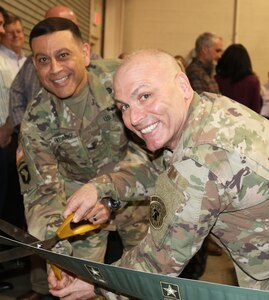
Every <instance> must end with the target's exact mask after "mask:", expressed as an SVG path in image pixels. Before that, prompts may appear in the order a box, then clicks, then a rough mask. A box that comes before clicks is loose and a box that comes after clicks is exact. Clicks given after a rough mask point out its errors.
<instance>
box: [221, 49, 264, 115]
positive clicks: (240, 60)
mask: <svg viewBox="0 0 269 300" xmlns="http://www.w3.org/2000/svg"><path fill="white" fill-rule="evenodd" d="M216 81H217V83H218V85H219V90H220V92H221V94H222V95H224V96H227V97H229V98H232V99H234V100H236V101H238V102H240V103H242V104H244V105H245V106H247V107H249V108H250V109H252V110H254V111H256V112H257V113H260V111H261V104H262V101H261V96H260V83H259V79H258V77H257V76H256V75H255V74H254V72H253V70H252V65H251V60H250V56H249V54H248V52H247V49H246V48H245V47H244V46H243V45H241V44H232V45H230V46H229V47H228V48H227V49H226V50H225V51H224V53H223V54H222V56H221V58H220V59H219V61H218V64H217V66H216Z"/></svg>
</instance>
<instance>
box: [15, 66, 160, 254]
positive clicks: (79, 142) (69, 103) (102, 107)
mask: <svg viewBox="0 0 269 300" xmlns="http://www.w3.org/2000/svg"><path fill="white" fill-rule="evenodd" d="M117 64H118V62H116V61H114V60H100V61H95V62H94V63H93V64H91V65H90V68H89V73H88V77H89V79H88V85H87V87H86V88H84V89H83V91H81V92H80V94H79V95H78V96H76V97H72V98H71V99H65V100H62V99H57V98H56V97H55V96H54V95H52V94H51V93H49V92H47V91H46V90H44V89H42V90H41V91H40V92H39V94H38V95H37V97H36V98H35V99H34V100H33V101H32V102H31V104H30V105H29V106H28V108H27V111H26V114H25V116H24V119H23V121H22V124H21V137H20V144H21V147H20V148H19V149H18V153H17V165H18V170H19V175H20V183H21V189H22V192H23V194H24V204H25V214H26V220H27V223H28V230H29V232H30V233H31V234H33V235H34V236H36V237H38V238H39V239H44V238H48V237H50V236H51V235H52V234H53V233H54V232H55V231H56V229H57V228H58V226H59V225H60V223H61V222H62V217H61V216H62V212H63V211H64V209H65V207H66V201H67V199H68V197H69V196H71V195H72V194H73V192H74V191H75V190H77V189H78V188H79V187H80V186H81V185H82V184H84V183H87V182H89V181H91V182H92V183H94V184H95V186H96V188H97V191H98V198H99V200H100V199H102V198H103V197H106V196H109V197H112V198H113V199H116V200H126V201H127V200H141V199H144V198H145V195H147V194H148V192H149V191H150V188H151V187H153V186H154V181H155V179H156V177H154V175H153V173H154V172H155V171H154V168H153V167H152V164H151V162H150V160H149V157H148V156H147V154H146V152H145V151H143V150H142V149H141V148H140V147H138V146H137V145H136V144H135V143H132V142H128V140H127V137H126V135H125V132H124V125H123V123H122V122H121V120H120V118H119V116H118V112H117V110H116V107H115V105H114V100H113V97H112V75H113V73H114V70H115V68H116V67H117ZM88 251H89V250H88Z"/></svg>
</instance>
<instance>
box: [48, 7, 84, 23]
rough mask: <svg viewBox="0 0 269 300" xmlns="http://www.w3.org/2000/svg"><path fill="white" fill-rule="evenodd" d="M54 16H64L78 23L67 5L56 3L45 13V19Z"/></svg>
mask: <svg viewBox="0 0 269 300" xmlns="http://www.w3.org/2000/svg"><path fill="white" fill-rule="evenodd" d="M54 17H59V18H65V19H68V20H71V21H72V22H74V23H75V24H76V25H79V24H78V20H77V17H76V15H75V13H74V12H73V11H72V10H71V9H70V8H69V7H67V6H63V5H57V6H53V7H51V8H50V9H48V10H47V12H46V14H45V19H47V18H54Z"/></svg>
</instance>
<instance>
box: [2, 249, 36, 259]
mask: <svg viewBox="0 0 269 300" xmlns="http://www.w3.org/2000/svg"><path fill="white" fill-rule="evenodd" d="M32 254H33V251H32V250H30V249H26V248H22V247H16V248H12V249H10V250H4V251H1V252H0V263H2V262H5V261H10V260H13V259H18V258H22V257H26V256H29V255H32Z"/></svg>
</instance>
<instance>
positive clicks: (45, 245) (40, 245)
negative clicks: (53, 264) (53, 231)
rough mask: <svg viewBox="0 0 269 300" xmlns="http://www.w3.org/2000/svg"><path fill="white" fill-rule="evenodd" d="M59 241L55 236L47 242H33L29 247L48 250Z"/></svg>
mask: <svg viewBox="0 0 269 300" xmlns="http://www.w3.org/2000/svg"><path fill="white" fill-rule="evenodd" d="M59 240H60V238H59V237H58V236H57V235H55V236H54V237H52V238H50V239H48V240H45V241H37V242H34V243H30V245H31V246H33V247H37V248H42V249H46V250H50V249H51V248H52V247H53V246H54V245H55V244H56V243H57V242H59ZM0 253H1V252H0Z"/></svg>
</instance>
